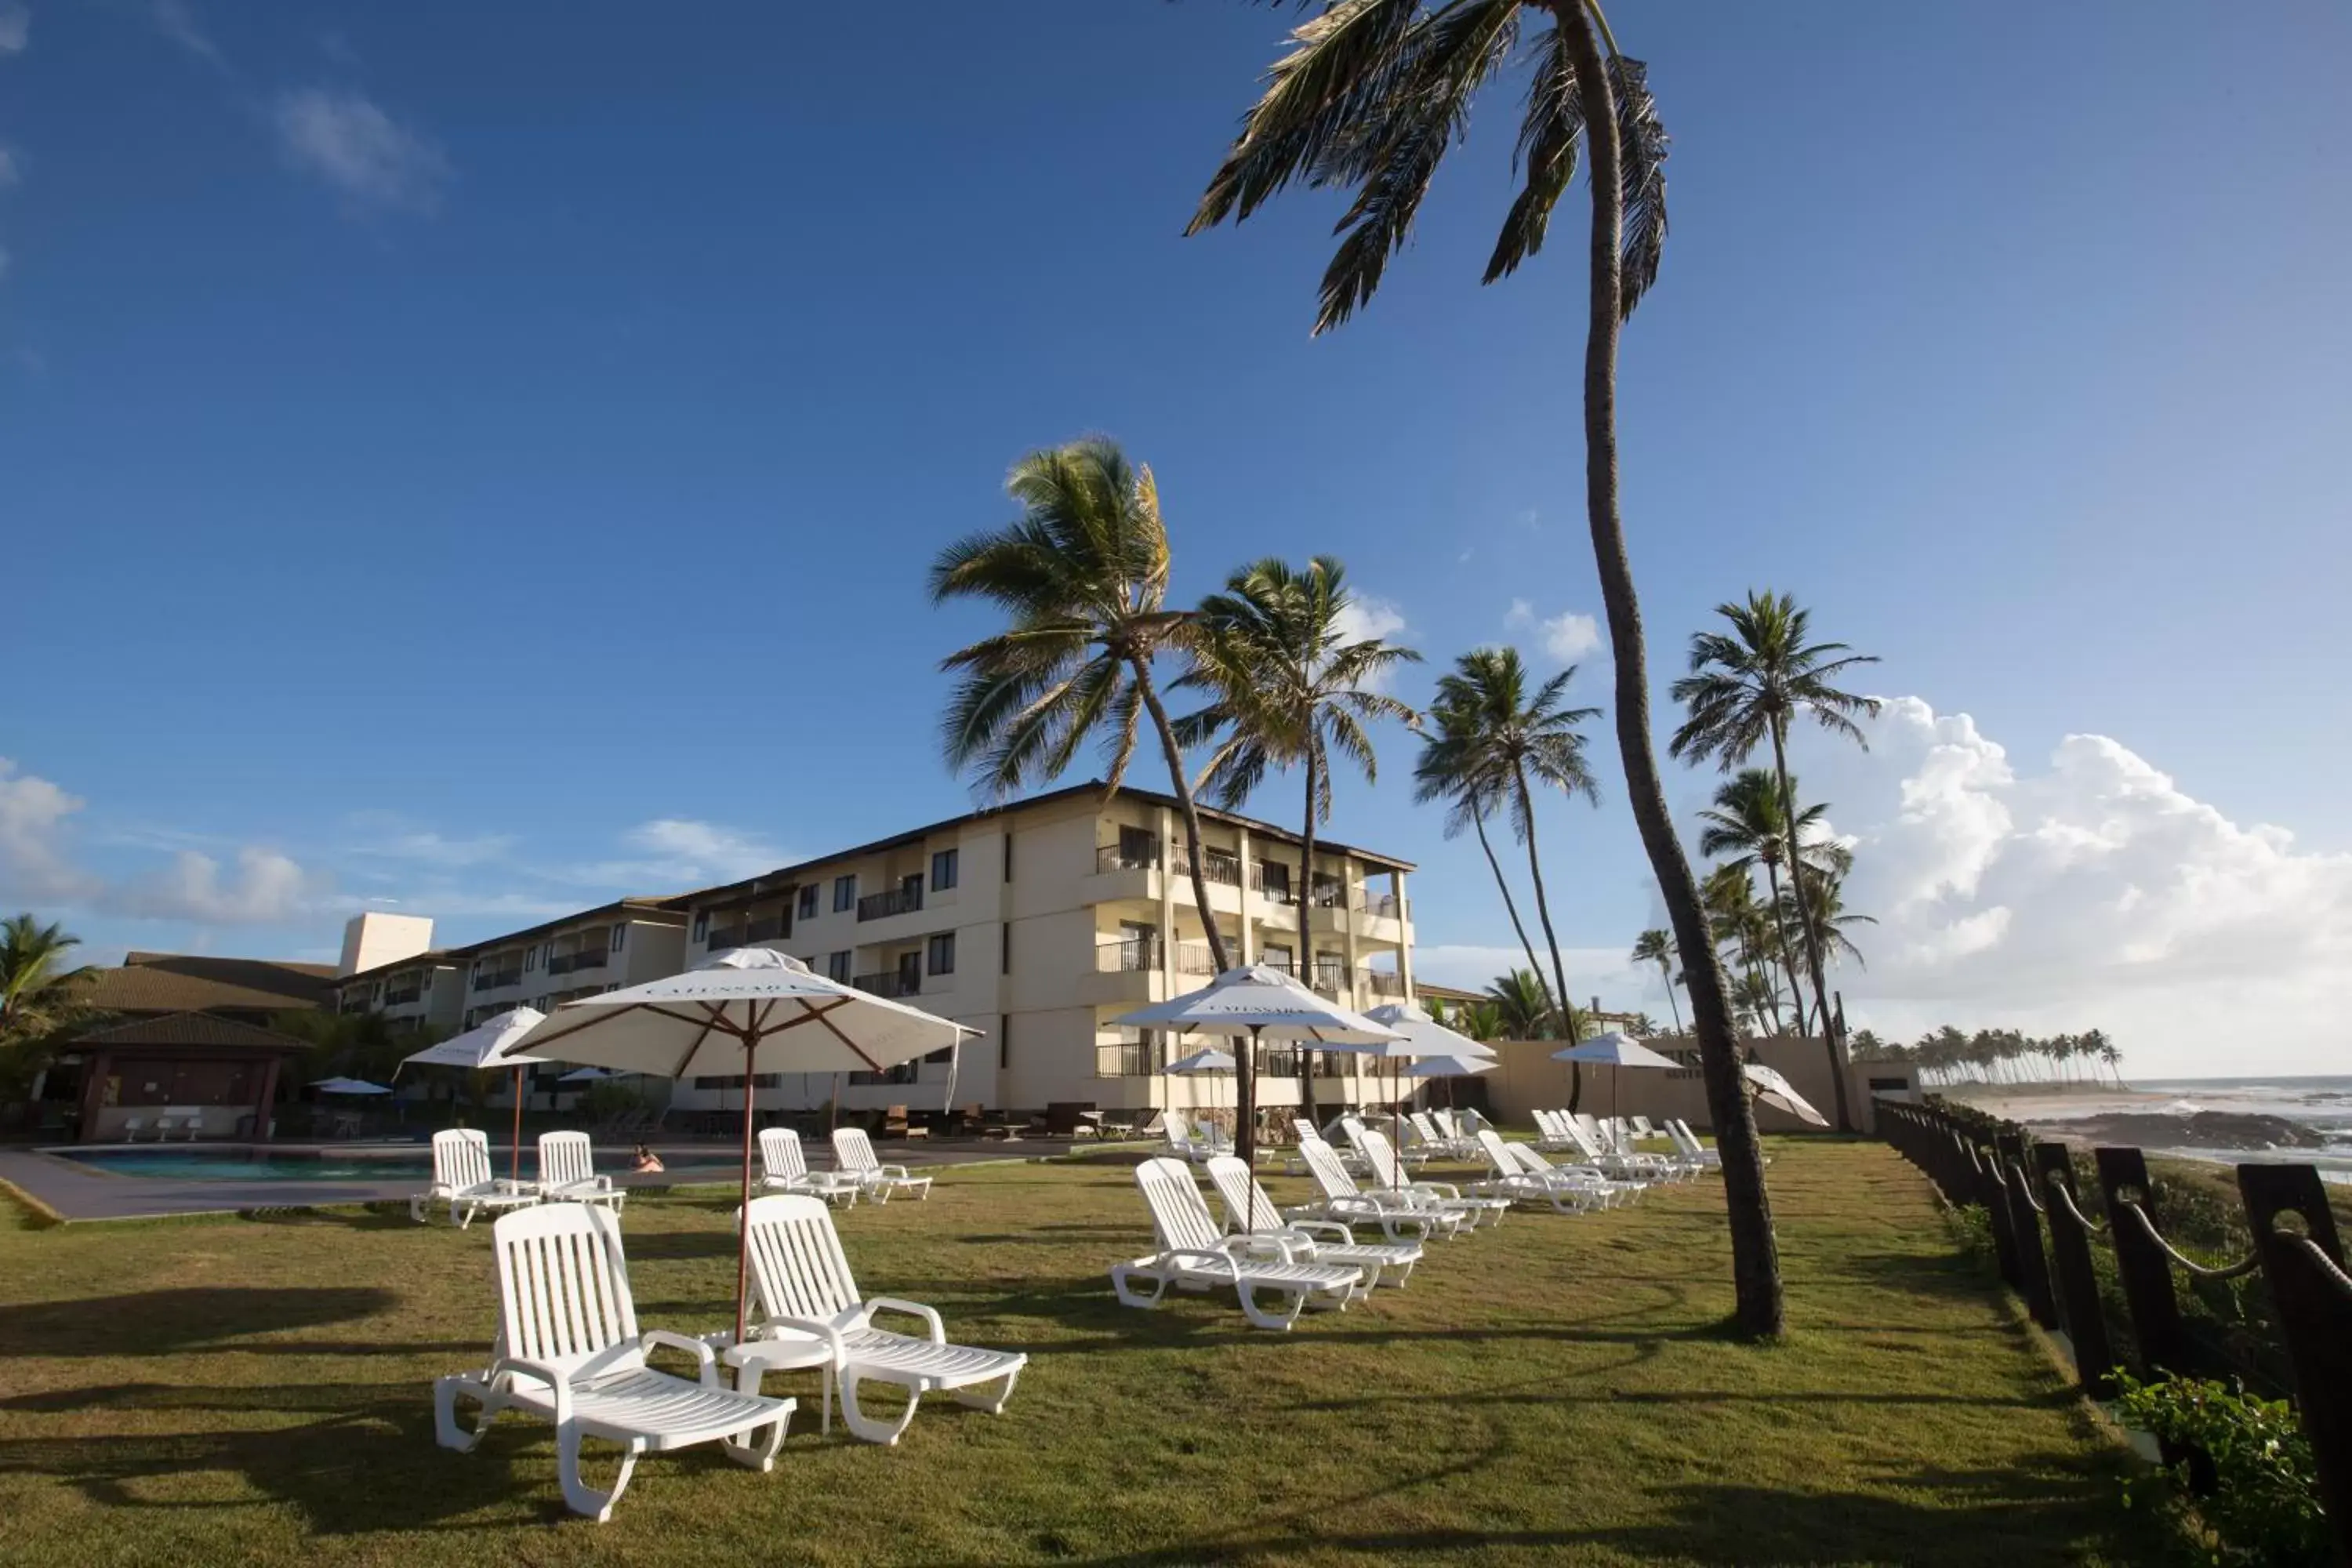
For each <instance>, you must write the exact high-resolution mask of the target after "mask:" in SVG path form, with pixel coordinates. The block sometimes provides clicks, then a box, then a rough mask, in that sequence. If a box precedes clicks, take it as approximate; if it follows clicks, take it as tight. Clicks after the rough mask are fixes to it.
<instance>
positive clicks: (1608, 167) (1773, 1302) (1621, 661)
mask: <svg viewBox="0 0 2352 1568" xmlns="http://www.w3.org/2000/svg"><path fill="white" fill-rule="evenodd" d="M1552 16H1553V20H1554V23H1555V25H1557V26H1559V29H1560V38H1561V42H1562V43H1563V44H1565V45H1566V46H1567V49H1568V55H1569V60H1570V68H1571V69H1572V70H1573V72H1574V74H1575V77H1576V83H1577V88H1578V95H1579V98H1580V101H1581V102H1582V104H1583V106H1584V132H1585V146H1586V148H1587V150H1588V151H1589V152H1590V153H1591V163H1592V168H1591V185H1592V260H1591V319H1590V322H1589V324H1588V326H1587V328H1586V333H1585V353H1584V475H1585V510H1586V511H1587V513H1588V516H1589V520H1590V522H1591V531H1592V554H1593V561H1594V564H1595V565H1596V566H1598V567H1599V569H1600V574H1601V603H1602V605H1603V606H1604V607H1606V609H1607V610H1608V612H1609V645H1610V649H1611V651H1612V654H1614V656H1615V658H1616V664H1617V711H1616V714H1615V718H1616V722H1617V744H1618V749H1619V750H1620V751H1621V752H1622V753H1623V755H1624V762H1625V795H1626V799H1627V801H1628V803H1629V804H1630V805H1632V806H1633V820H1634V822H1635V823H1636V824H1637V825H1638V826H1640V828H1641V831H1642V846H1643V848H1644V849H1646V850H1647V851H1648V852H1649V856H1650V865H1651V868H1653V869H1654V871H1655V872H1656V874H1657V878H1658V891H1659V894H1660V896H1661V897H1662V898H1663V899H1664V900H1665V905H1666V912H1667V916H1668V918H1669V920H1670V921H1672V923H1673V925H1674V928H1675V942H1676V944H1677V945H1678V946H1680V947H1681V949H1682V951H1683V952H1685V954H1687V955H1689V956H1688V958H1686V960H1685V963H1684V964H1683V984H1684V987H1685V990H1687V991H1688V992H1689V993H1690V999H1691V1022H1692V1026H1693V1028H1694V1030H1695V1032H1696V1035H1697V1037H1698V1048H1699V1061H1700V1065H1701V1068H1702V1069H1703V1071H1704V1074H1705V1078H1706V1100H1707V1110H1708V1113H1709V1115H1710V1116H1711V1117H1712V1118H1713V1120H1714V1122H1715V1131H1716V1143H1717V1149H1718V1151H1719V1152H1720V1153H1721V1156H1722V1161H1723V1194H1724V1209H1725V1216H1726V1218H1727V1221H1728V1224H1729V1229H1730V1231H1731V1277H1732V1286H1733V1290H1734V1293H1735V1296H1736V1299H1737V1302H1738V1305H1737V1312H1736V1315H1737V1318H1738V1324H1739V1326H1740V1328H1741V1329H1743V1330H1744V1331H1747V1332H1748V1333H1750V1334H1754V1335H1758V1336H1759V1337H1769V1338H1775V1339H1777V1338H1779V1337H1780V1334H1781V1333H1782V1331H1783V1330H1784V1328H1785V1316H1784V1307H1783V1303H1782V1301H1781V1297H1780V1247H1779V1244H1778V1243H1777V1241H1776V1240H1775V1239H1774V1237H1773V1235H1772V1204H1771V1198H1770V1196H1769V1194H1767V1193H1766V1191H1765V1189H1764V1152H1763V1150H1762V1148H1761V1147H1760V1146H1759V1144H1758V1142H1757V1139H1756V1121H1755V1118H1754V1116H1753V1115H1752V1114H1751V1113H1750V1111H1749V1109H1748V1091H1747V1088H1746V1085H1745V1083H1744V1082H1743V1080H1742V1079H1741V1076H1740V1071H1739V1057H1738V1050H1737V1049H1736V1047H1734V1046H1733V1044H1732V1038H1731V1017H1730V1006H1729V1005H1728V1003H1727V1000H1726V998H1725V996H1724V987H1723V970H1722V967H1721V965H1719V964H1718V963H1717V962H1716V957H1715V942H1714V939H1713V938H1712V937H1711V936H1710V935H1709V933H1708V931H1707V928H1706V912H1705V910H1702V909H1701V908H1700V905H1699V897H1698V883H1697V882H1696V879H1693V877H1692V876H1691V868H1690V860H1689V858H1687V857H1686V856H1685V854H1684V853H1683V847H1682V842H1681V840H1679V839H1678V838H1676V837H1675V825H1674V820H1673V818H1672V817H1670V816H1668V815H1667V813H1666V797H1665V792H1664V787H1663V786H1662V785H1661V784H1660V783H1659V779H1658V759H1657V756H1656V754H1655V753H1654V752H1653V751H1652V749H1651V742H1650V686H1649V670H1648V659H1647V657H1646V654H1645V651H1644V649H1643V638H1642V608H1641V603H1640V600H1639V599H1638V598H1637V597H1636V596H1635V595H1634V590H1633V563H1632V562H1631V561H1630V560H1629V559H1628V558H1627V556H1626V553H1625V527H1624V521H1623V520H1622V518H1621V517H1620V516H1619V515H1618V510H1617V332H1618V326H1619V321H1618V316H1619V311H1620V309H1621V304H1622V289H1623V276H1622V270H1621V268H1622V258H1621V257H1620V255H1619V247H1620V246H1621V245H1622V237H1623V228H1624V192H1623V190H1622V187H1621V185H1620V184H1619V181H1620V179H1621V178H1622V174H1621V169H1620V163H1619V153H1618V145H1617V115H1616V110H1615V100H1614V98H1613V96H1612V93H1611V91H1610V87H1609V76H1608V72H1607V71H1606V70H1605V69H1603V68H1602V66H1601V51H1600V49H1599V47H1597V45H1596V44H1595V43H1594V40H1593V37H1592V27H1591V22H1590V21H1589V20H1588V19H1587V17H1586V16H1585V12H1584V7H1583V6H1582V5H1580V4H1579V3H1578V0H1555V5H1554V7H1553V12H1552Z"/></svg>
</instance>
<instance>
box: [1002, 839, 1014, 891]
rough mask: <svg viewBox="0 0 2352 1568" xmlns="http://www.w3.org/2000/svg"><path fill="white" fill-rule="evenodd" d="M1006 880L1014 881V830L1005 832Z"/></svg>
mask: <svg viewBox="0 0 2352 1568" xmlns="http://www.w3.org/2000/svg"><path fill="white" fill-rule="evenodd" d="M1004 879H1005V880H1006V881H1008V882H1009V881H1011V880H1013V829H1011V828H1009V827H1008V828H1006V829H1005V830H1004Z"/></svg>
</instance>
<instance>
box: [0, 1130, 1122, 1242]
mask: <svg viewBox="0 0 2352 1568" xmlns="http://www.w3.org/2000/svg"><path fill="white" fill-rule="evenodd" d="M1079 1146H1080V1147H1081V1148H1091V1147H1094V1146H1095V1145H1093V1144H1091V1143H1081V1144H1080V1145H1079ZM191 1147H193V1148H194V1149H197V1150H199V1151H201V1150H205V1149H212V1150H220V1149H222V1148H224V1147H226V1146H225V1145H222V1144H217V1143H214V1144H204V1143H198V1144H194V1145H190V1144H185V1143H170V1144H156V1143H136V1144H88V1145H83V1146H82V1147H81V1149H80V1151H79V1152H99V1151H100V1150H104V1151H106V1152H131V1151H132V1150H136V1151H138V1152H142V1153H146V1152H183V1151H185V1150H187V1149H189V1148H191ZM236 1147H243V1145H236ZM273 1147H274V1148H275V1149H276V1151H277V1152H279V1153H289V1154H290V1153H297V1152H300V1153H308V1152H312V1151H313V1150H316V1151H318V1152H322V1153H327V1154H331V1155H341V1156H352V1157H364V1156H366V1155H368V1154H398V1155H404V1156H406V1157H407V1158H410V1159H414V1158H415V1157H416V1156H417V1155H418V1154H419V1153H420V1152H423V1151H422V1149H421V1146H420V1145H418V1144H415V1143H401V1144H393V1145H385V1144H372V1145H371V1144H333V1143H328V1144H309V1143H281V1144H277V1145H274V1146H273ZM1070 1147H1071V1145H1070V1142H1069V1141H1068V1140H1066V1139H1061V1138H1023V1139H1014V1140H1013V1141H1011V1142H1003V1141H990V1142H982V1141H981V1140H978V1139H942V1140H940V1142H922V1141H911V1142H897V1141H893V1142H887V1143H882V1144H878V1145H877V1147H876V1152H877V1154H878V1155H879V1156H880V1157H881V1159H882V1161H883V1163H886V1164H893V1165H901V1164H902V1165H908V1166H915V1165H961V1164H972V1163H980V1162H983V1161H996V1160H1021V1159H1035V1158H1039V1157H1043V1156H1046V1155H1053V1154H1063V1153H1067V1152H1069V1151H1070ZM654 1151H655V1152H656V1153H657V1154H659V1155H660V1156H661V1159H662V1163H663V1164H664V1165H666V1166H667V1167H668V1169H667V1170H666V1171H664V1172H662V1173H658V1174H648V1175H642V1176H641V1175H637V1174H635V1173H630V1172H629V1171H628V1170H627V1164H628V1156H629V1152H630V1148H629V1147H626V1146H621V1145H614V1146H613V1147H610V1148H606V1147H604V1146H601V1145H600V1146H599V1147H598V1148H597V1150H596V1164H597V1168H598V1169H599V1170H600V1171H602V1172H604V1173H606V1174H609V1175H610V1176H611V1177H612V1178H613V1181H614V1184H615V1185H616V1186H622V1187H630V1188H635V1187H668V1186H690V1185H696V1184H719V1183H731V1182H734V1181H736V1180H737V1179H738V1173H739V1172H740V1169H741V1167H740V1165H739V1164H738V1163H737V1158H738V1154H737V1150H736V1147H735V1146H734V1145H733V1144H731V1143H724V1142H718V1141H715V1140H712V1141H706V1142H674V1141H669V1140H665V1141H663V1142H658V1143H656V1144H655V1145H654ZM504 1168H505V1161H504V1159H503V1157H501V1158H500V1160H499V1169H501V1170H503V1169H504ZM0 1181H5V1182H6V1183H8V1184H11V1185H12V1186H15V1187H16V1188H17V1189H18V1190H20V1191H21V1192H23V1193H24V1194H26V1196H28V1197H30V1198H31V1199H33V1200H34V1202H36V1203H37V1204H39V1205H41V1206H42V1207H44V1208H47V1209H48V1210H49V1211H50V1212H51V1213H53V1214H55V1215H58V1217H59V1218H60V1219H65V1220H75V1221H78V1220H109V1219H162V1218H168V1217H170V1216H172V1215H194V1214H242V1213H246V1212H247V1211H250V1210H254V1209H283V1208H318V1207H323V1206H327V1205H336V1204H342V1205H351V1204H375V1203H405V1202H407V1201H408V1198H409V1197H410V1195H411V1194H415V1193H416V1192H418V1191H420V1190H421V1189H422V1188H423V1187H424V1185H425V1178H424V1177H423V1176H421V1175H419V1174H417V1173H415V1172H408V1173H404V1174H401V1175H398V1176H393V1177H389V1178H387V1179H385V1180H383V1181H380V1182H369V1181H282V1180H281V1181H265V1182H239V1181H227V1180H220V1181H209V1180H197V1179H183V1178H180V1177H175V1176H131V1175H124V1174H122V1173H120V1172H114V1171H102V1170H99V1169H97V1168H96V1167H93V1166H89V1165H84V1164H80V1163H77V1162H76V1161H73V1160H68V1159H62V1158H59V1157H58V1156H56V1155H53V1154H46V1153H42V1152H39V1151H38V1150H37V1149H29V1148H22V1147H19V1148H11V1149H0Z"/></svg>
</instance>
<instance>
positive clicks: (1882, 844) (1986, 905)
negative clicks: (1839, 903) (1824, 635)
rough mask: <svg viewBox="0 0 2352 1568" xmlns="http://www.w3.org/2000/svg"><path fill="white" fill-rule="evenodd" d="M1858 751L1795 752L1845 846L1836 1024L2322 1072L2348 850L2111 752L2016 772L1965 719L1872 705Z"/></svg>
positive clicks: (2350, 901)
mask: <svg viewBox="0 0 2352 1568" xmlns="http://www.w3.org/2000/svg"><path fill="white" fill-rule="evenodd" d="M1869 732H1870V738H1871V746H1872V749H1871V751H1870V752H1868V753H1866V754H1865V753H1862V752H1855V751H1854V750H1853V748H1851V747H1844V746H1839V745H1835V744H1833V743H1832V742H1826V741H1816V742H1809V743H1808V744H1807V745H1806V747H1805V749H1804V751H1803V752H1801V753H1800V755H1799V757H1798V758H1797V761H1798V763H1799V765H1800V766H1801V768H1802V770H1803V774H1804V781H1805V789H1806V793H1807V794H1808V795H1812V796H1814V797H1815V798H1819V799H1825V800H1828V801H1830V802H1832V805H1834V807H1835V810H1836V813H1837V817H1838V821H1839V823H1840V826H1841V828H1842V829H1843V833H1844V834H1845V836H1846V837H1849V838H1850V840H1851V841H1852V842H1853V846H1854V853H1855V866H1854V870H1853V876H1852V878H1851V879H1849V881H1848V883H1847V887H1846V903H1847V906H1848V908H1849V909H1851V910H1855V911H1857V912H1860V913H1864V914H1870V915H1874V916H1876V917H1877V918H1878V921H1879V922H1880V923H1879V924H1878V925H1876V926H1874V927H1870V926H1866V927H1862V928H1859V929H1858V930H1857V931H1856V932H1855V941H1856V942H1857V943H1858V944H1859V945H1860V946H1861V947H1862V949H1863V952H1864V957H1865V958H1866V959H1867V960H1868V962H1869V968H1868V969H1866V970H1864V969H1857V968H1855V967H1853V965H1851V964H1847V965H1844V966H1843V967H1841V968H1840V969H1839V970H1838V972H1837V975H1836V981H1835V983H1836V984H1838V985H1840V986H1842V987H1843V989H1844V991H1845V993H1846V995H1847V998H1848V1003H1849V1012H1850V1016H1853V1020H1854V1022H1855V1023H1856V1024H1857V1026H1859V1025H1861V1024H1864V1023H1867V1024H1868V1025H1870V1026H1872V1027H1873V1028H1875V1029H1877V1030H1878V1031H1879V1032H1880V1033H1882V1034H1887V1035H1891V1036H1895V1037H1902V1038H1910V1037H1916V1035H1917V1034H1918V1033H1920V1032H1921V1031H1923V1030H1925V1029H1927V1028H1928V1027H1930V1026H1934V1025H1937V1024H1941V1023H1945V1022H1950V1023H1953V1024H1957V1025H1958V1026H1961V1027H1964V1028H1975V1027H1981V1026H1997V1025H2014V1026H2018V1027H2020V1028H2025V1029H2028V1030H2034V1031H2040V1032H2047V1031H2050V1030H2053V1029H2083V1028H2089V1027H2092V1026H2097V1027H2101V1028H2105V1029H2106V1030H2107V1031H2109V1032H2110V1033H2112V1034H2114V1035H2115V1036H2116V1037H2117V1040H2118V1043H2119V1044H2121V1045H2122V1046H2123V1047H2125V1049H2126V1052H2127V1053H2128V1065H2129V1066H2130V1068H2133V1069H2135V1070H2137V1071H2139V1072H2140V1073H2142V1074H2143V1075H2145V1076H2157V1077H2161V1076H2165V1075H2166V1074H2168V1073H2195V1072H2199V1071H2203V1072H2208V1073H2210V1072H2227V1071H2230V1070H2232V1069H2235V1068H2249V1069H2252V1070H2259V1071H2291V1070H2294V1068H2296V1067H2297V1066H2300V1067H2301V1068H2302V1070H2305V1071H2313V1072H2316V1071H2323V1070H2326V1066H2327V1063H2328V1062H2329V1061H2330V1060H2331V1059H2333V1060H2340V1055H2341V1044H2340V1042H2341V1038H2342V1035H2343V1030H2344V1023H2343V1020H2344V1018H2345V1017H2346V1016H2347V1015H2352V855H2341V854H2334V855H2331V854H2318V853H2311V852H2305V851H2299V850H2298V849H2297V848H2296V847H2295V844H2294V836H2293V835H2292V834H2291V833H2289V832H2287V831H2286V830H2285V829H2284V828H2280V827H2273V826H2262V825H2253V826H2242V825H2240V824H2238V823H2236V822H2233V821H2232V820H2231V819H2230V818H2229V817H2228V816H2225V815H2223V814H2222V813H2221V811H2220V810H2218V809H2217V808H2215V807H2214V806H2212V805H2208V804H2206V803H2204V802H2202V801H2200V800H2197V799H2195V798H2194V797H2192V796H2190V795H2187V794H2186V793H2184V792H2183V791H2182V790H2181V789H2180V788H2179V785H2177V784H2175V783H2174V782H2173V780H2172V779H2171V778H2169V777H2168V776H2167V775H2166V774H2165V773H2162V772H2160V771H2158V769H2157V768H2156V767H2155V766H2153V765H2152V764H2150V763H2148V762H2147V761H2146V760H2145V759H2143V758H2141V757H2140V756H2138V755H2137V754H2136V753H2135V752H2132V751H2131V750H2129V749H2128V748H2127V747H2126V746H2124V745H2123V744H2122V743H2121V742H2116V741H2114V740H2111V739H2109V738H2107V737H2105V736H2101V735H2086V734H2076V735H2069V736H2067V737H2065V739H2064V740H2063V741H2061V742H2059V744H2058V746H2057V748H2056V750H2055V752H2053V754H2052V755H2051V757H2050V759H2049V762H2048V764H2047V765H2046V767H2044V768H2042V769H2040V770H2031V769H2021V768H2019V767H2018V766H2016V765H2014V764H2013V763H2011V759H2010V757H2009V753H2008V752H2007V751H2006V750H2005V749H2004V748H2002V747H2001V746H2000V745H1999V744H1998V743H1996V742H1993V741H1992V740H1990V739H1989V738H1988V737H1986V736H1985V735H1983V734H1982V733H1981V732H1979V730H1978V729H1977V726H1976V724H1975V722H1974V721H1973V720H1971V719H1970V718H1969V716H1968V715H1966V714H1942V715H1939V714H1937V712H1936V711H1935V710H1933V709H1932V708H1930V707H1929V706H1928V705H1927V703H1926V702H1924V701H1922V700H1919V699H1917V698H1912V697H1906V698H1898V699H1895V700H1891V701H1889V702H1888V703H1887V705H1886V707H1885V711H1884V712H1883V713H1882V714H1881V715H1880V716H1879V718H1878V719H1877V720H1876V721H1874V723H1872V724H1871V725H1870V726H1869Z"/></svg>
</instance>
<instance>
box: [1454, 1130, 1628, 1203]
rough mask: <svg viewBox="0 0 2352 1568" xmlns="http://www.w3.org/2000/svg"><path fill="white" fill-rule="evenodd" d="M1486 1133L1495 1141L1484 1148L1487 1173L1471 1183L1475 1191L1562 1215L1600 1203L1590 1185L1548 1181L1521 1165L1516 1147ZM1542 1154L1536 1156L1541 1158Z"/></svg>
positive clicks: (1482, 1195)
mask: <svg viewBox="0 0 2352 1568" xmlns="http://www.w3.org/2000/svg"><path fill="white" fill-rule="evenodd" d="M1486 1137H1488V1138H1492V1139H1494V1142H1493V1144H1492V1145H1490V1146H1487V1147H1486V1148H1485V1149H1484V1150H1483V1153H1484V1155H1485V1158H1486V1172H1487V1173H1486V1176H1485V1177H1484V1178H1483V1179H1481V1180H1479V1181H1476V1182H1473V1183H1471V1184H1470V1190H1471V1191H1472V1192H1474V1193H1475V1194H1478V1195H1480V1196H1481V1197H1491V1198H1500V1199H1502V1200H1504V1201H1505V1202H1507V1203H1514V1204H1541V1205H1546V1206H1548V1207H1549V1208H1552V1209H1554V1210H1557V1211H1558V1212H1559V1213H1561V1214H1582V1213H1583V1212H1584V1211H1585V1210H1586V1209H1589V1208H1598V1207H1600V1206H1601V1205H1600V1204H1599V1202H1598V1199H1597V1194H1593V1193H1592V1192H1591V1189H1589V1188H1588V1187H1585V1186H1583V1185H1581V1184H1570V1183H1569V1182H1565V1181H1558V1182H1555V1181H1550V1180H1548V1179H1546V1177H1545V1176H1543V1175H1541V1174H1538V1173H1537V1172H1535V1171H1531V1170H1528V1169H1527V1168H1525V1167H1523V1166H1522V1165H1520V1163H1519V1162H1518V1160H1517V1149H1515V1148H1514V1147H1513V1146H1512V1145H1510V1144H1508V1143H1506V1142H1503V1140H1502V1139H1501V1137H1500V1136H1498V1135H1497V1134H1496V1133H1494V1132H1492V1131H1489V1132H1487V1133H1486ZM1541 1157H1542V1156H1540V1155H1538V1156H1537V1158H1538V1159H1540V1158H1541Z"/></svg>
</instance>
